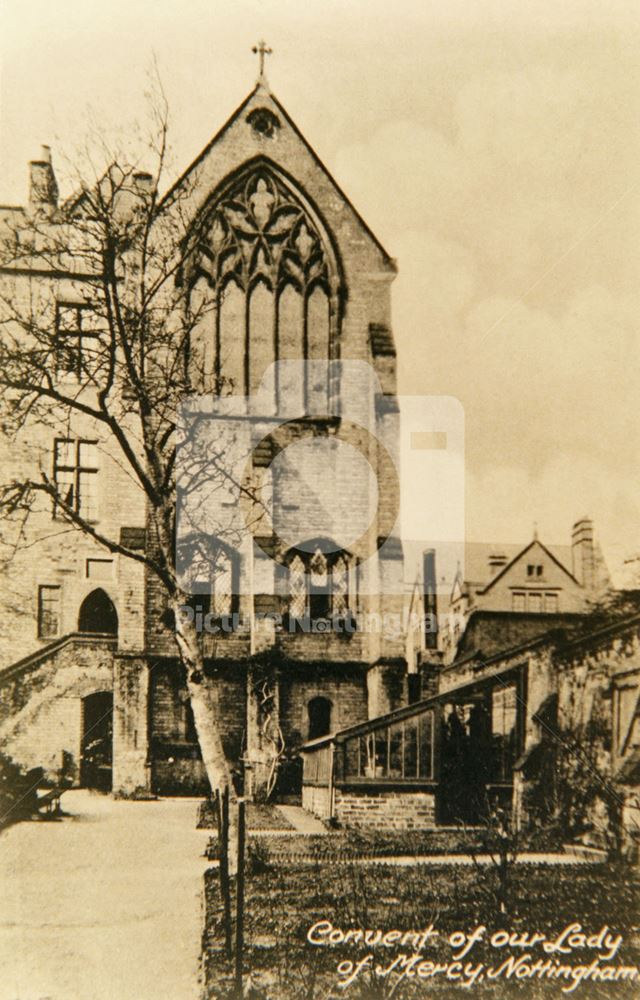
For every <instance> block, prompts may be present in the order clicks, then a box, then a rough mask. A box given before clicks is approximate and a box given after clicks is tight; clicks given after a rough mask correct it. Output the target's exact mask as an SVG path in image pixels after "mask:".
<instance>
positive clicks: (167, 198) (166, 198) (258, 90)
mask: <svg viewBox="0 0 640 1000" xmlns="http://www.w3.org/2000/svg"><path fill="white" fill-rule="evenodd" d="M258 95H259V96H260V98H261V99H263V100H264V102H265V104H266V105H267V106H268V105H269V104H271V105H272V106H273V107H274V108H275V109H277V111H278V113H279V114H280V115H281V116H282V118H283V119H284V120H285V122H286V123H287V125H288V126H289V128H290V129H291V130H292V132H293V133H294V134H295V135H296V136H297V138H298V139H299V140H300V142H301V143H302V144H303V146H304V147H305V149H306V150H307V152H308V153H309V154H310V156H311V157H312V159H313V161H314V162H315V163H316V165H317V166H318V167H319V168H320V170H321V171H322V172H323V174H324V175H325V177H326V178H327V179H328V180H329V182H330V183H331V185H332V186H333V188H334V190H335V192H336V194H337V195H338V196H339V197H340V198H341V199H342V201H344V202H345V203H346V204H347V205H348V206H349V208H350V209H351V211H352V212H353V214H354V216H355V218H356V219H357V221H358V223H359V224H360V226H362V228H363V230H364V231H365V232H366V233H367V235H368V236H369V237H370V239H371V240H372V241H373V243H374V244H375V245H376V247H377V248H378V250H379V251H380V253H381V255H382V257H383V259H384V261H385V264H386V265H387V266H388V267H389V269H390V270H392V271H393V272H395V271H396V270H397V268H396V264H395V260H394V259H393V257H391V256H390V254H389V253H388V252H387V251H386V250H385V248H384V247H383V245H382V243H381V242H380V240H379V239H378V238H377V236H376V235H375V233H374V232H373V231H372V230H371V229H370V227H369V226H368V225H367V223H366V222H365V221H364V219H363V218H362V216H361V215H360V213H359V212H358V210H357V209H356V208H355V206H354V205H353V203H352V202H351V200H350V199H349V197H348V196H347V195H346V194H345V193H344V191H343V190H342V189H341V188H340V186H339V185H338V184H337V182H336V181H335V180H334V178H333V177H332V175H331V173H330V172H329V170H328V169H327V167H326V166H325V164H324V163H323V162H322V160H321V159H320V157H319V156H318V154H317V153H316V151H315V150H314V148H313V147H312V146H311V144H310V143H309V142H308V141H307V139H305V137H304V135H303V134H302V132H301V131H300V129H299V128H298V126H297V125H296V124H295V122H294V121H293V119H292V118H291V117H290V116H289V114H288V113H287V111H286V110H285V108H284V107H283V105H282V104H281V103H280V101H279V100H278V99H277V97H275V96H274V94H272V93H271V91H270V90H269V88H268V87H267V86H266V85H265V83H264V82H263V81H262V80H259V81H258V83H257V84H256V85H255V87H254V88H253V90H252V91H251V92H250V93H249V94H248V95H247V97H246V98H245V99H244V101H242V103H241V104H240V105H239V107H238V108H236V110H235V111H234V112H233V114H231V115H230V116H229V118H228V119H227V120H226V122H225V123H224V125H222V127H221V128H220V129H219V130H218V131H217V132H216V133H215V135H214V136H213V138H212V139H210V141H209V142H208V143H207V145H206V146H205V147H204V149H202V150H201V152H200V153H198V155H197V156H196V158H195V159H194V160H193V161H192V162H191V163H190V164H189V166H188V167H187V168H186V170H184V171H183V173H182V174H181V175H180V176H179V177H178V179H177V180H176V181H175V182H174V183H173V184H172V185H171V187H170V188H169V190H168V191H167V192H166V193H165V194H164V195H163V197H162V198H161V200H160V203H159V208H162V207H165V206H168V205H169V204H171V201H172V197H173V195H174V193H175V192H176V191H177V190H178V188H180V186H181V185H183V184H184V183H185V181H186V180H187V179H188V178H189V177H190V176H191V175H192V173H193V171H194V170H196V168H197V167H198V166H199V165H200V164H201V163H202V162H203V161H204V160H205V158H206V157H207V155H208V154H209V152H210V151H211V150H212V149H213V147H214V146H215V145H216V144H217V143H218V142H220V140H221V139H222V137H223V136H224V134H225V133H226V132H227V131H228V130H229V129H230V128H231V127H232V126H233V125H234V124H235V122H236V121H238V120H239V119H240V118H241V116H242V114H243V112H244V111H246V109H247V108H248V107H249V106H250V105H251V104H252V103H253V101H254V98H255V97H257V96H258Z"/></svg>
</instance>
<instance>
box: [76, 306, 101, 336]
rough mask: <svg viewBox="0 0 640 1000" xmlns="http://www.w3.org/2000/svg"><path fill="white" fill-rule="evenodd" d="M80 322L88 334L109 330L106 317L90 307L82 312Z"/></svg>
mask: <svg viewBox="0 0 640 1000" xmlns="http://www.w3.org/2000/svg"><path fill="white" fill-rule="evenodd" d="M80 320H81V323H82V329H83V331H85V332H86V333H101V332H102V331H103V330H106V328H107V321H106V319H105V317H104V316H102V315H101V313H99V312H98V311H97V310H96V309H93V308H91V307H90V306H87V307H85V308H84V309H83V310H82V312H81V314H80Z"/></svg>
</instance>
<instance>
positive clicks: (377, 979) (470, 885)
mask: <svg viewBox="0 0 640 1000" xmlns="http://www.w3.org/2000/svg"><path fill="white" fill-rule="evenodd" d="M256 860H257V861H258V862H259V861H260V860H264V859H260V858H257V859H256ZM253 867H256V865H255V863H254V865H253ZM257 867H260V865H259V864H258V865H257ZM511 880H512V881H511V887H510V893H509V899H510V912H509V914H508V915H506V916H505V915H501V914H500V911H499V909H498V906H497V902H496V897H495V893H494V890H495V887H496V881H495V872H494V870H493V869H492V868H486V869H482V870H477V869H475V868H473V867H470V868H468V867H456V866H454V865H447V866H442V867H437V868H436V867H431V868H429V867H427V866H414V867H406V868H397V867H392V866H390V865H375V866H374V865H358V864H354V863H353V862H350V861H344V862H327V861H326V860H318V861H317V862H316V863H314V864H305V865H303V864H299V863H295V862H293V863H291V862H286V861H285V860H284V859H280V858H275V859H272V860H271V863H270V864H269V865H268V867H266V869H264V870H262V871H259V872H257V873H255V872H254V873H248V876H247V886H246V893H247V908H246V916H245V921H246V948H245V963H244V967H245V990H247V980H248V981H249V989H248V994H249V995H250V996H251V997H253V998H255V1000H258V998H260V1000H266V998H268V1000H329V998H336V1000H337V998H338V997H348V998H353V1000H382V998H389V997H391V996H393V997H394V998H398V1000H400V998H418V997H427V996H428V995H429V994H434V995H436V996H438V997H443V998H445V997H455V996H461V997H465V996H469V995H473V996H475V997H482V998H485V997H493V998H495V1000H504V998H509V997H513V996H517V997H518V998H522V1000H527V998H529V997H531V998H538V997H542V998H547V997H564V996H566V995H569V996H574V995H576V996H579V997H582V998H584V1000H592V998H597V1000H604V998H609V997H619V998H626V997H631V996H636V995H638V991H639V984H640V980H637V981H636V982H635V984H634V983H632V982H631V981H630V980H629V979H624V978H623V979H620V980H619V981H617V982H616V981H614V982H609V981H604V982H601V981H594V978H593V975H592V976H591V977H590V978H589V979H586V980H585V981H583V982H582V983H580V984H579V985H578V986H577V987H576V988H575V989H574V990H573V992H571V993H567V992H563V988H564V990H565V991H567V990H568V989H569V987H571V986H572V985H573V984H574V980H572V979H566V978H562V976H560V978H555V979H550V978H544V976H542V973H541V974H540V976H539V975H538V974H537V973H536V975H533V974H532V975H530V976H529V973H528V971H527V967H526V964H525V963H524V960H523V957H524V956H525V955H529V956H531V959H530V964H532V963H534V962H535V961H536V960H540V961H539V963H538V964H539V966H543V963H544V961H546V962H547V968H548V969H551V970H552V971H553V969H555V968H556V967H557V966H558V965H560V964H562V963H564V965H565V966H567V965H570V966H571V967H572V968H574V967H576V966H582V967H587V966H589V964H590V963H592V962H593V961H594V960H595V959H597V958H598V955H599V956H600V962H599V963H597V965H596V969H597V970H601V969H604V968H605V967H608V968H610V969H616V968H617V967H618V966H625V967H631V966H635V965H637V964H639V963H640V937H639V928H638V924H639V913H638V888H639V883H638V872H637V871H636V872H635V874H634V873H633V872H632V870H631V869H629V868H628V867H626V868H617V867H614V866H609V865H594V866H591V865H589V866H586V865H584V866H562V867H551V866H545V865H538V866H535V867H534V866H530V865H526V866H525V865H519V866H516V867H515V868H514V869H513V870H512V874H511ZM206 903H207V910H206V915H207V921H206V931H205V935H204V939H203V940H204V960H205V973H206V989H207V993H206V996H207V997H208V998H209V1000H211V998H224V997H228V996H230V995H231V982H232V979H231V970H230V967H229V965H228V963H227V961H226V959H225V957H224V953H223V948H222V938H221V924H220V916H221V911H220V896H219V890H218V881H217V872H216V871H215V870H214V869H211V870H210V871H209V872H207V875H206ZM319 921H326V922H328V924H327V923H324V924H321V925H320V926H319V927H318V929H317V930H316V932H315V937H316V939H317V941H318V943H317V944H311V943H309V942H308V940H307V934H308V932H309V929H310V927H311V926H312V925H314V924H316V923H317V922H319ZM573 923H576V924H581V925H582V930H584V932H585V933H586V936H587V938H588V937H589V936H593V935H597V934H598V933H599V932H601V930H602V928H606V931H605V932H604V936H603V938H602V940H601V941H600V942H598V941H597V940H592V941H591V944H592V945H594V947H592V948H588V947H587V943H588V942H587V941H586V940H585V941H584V942H583V940H582V938H581V937H580V936H579V934H578V932H574V937H571V938H569V937H568V938H567V941H568V940H570V941H571V951H570V953H569V954H564V953H561V952H556V953H551V954H550V953H548V952H545V950H544V943H545V942H552V941H554V940H556V939H557V937H558V935H559V934H560V932H561V931H562V930H563V929H564V928H565V927H567V926H568V925H570V924H573ZM329 925H331V927H332V928H333V929H334V930H336V934H335V939H336V943H335V944H331V943H329V942H328V927H329ZM429 925H432V926H433V929H434V930H437V931H438V935H437V936H434V935H431V936H430V938H428V939H427V940H426V941H423V942H422V947H421V948H418V947H416V946H417V945H418V944H419V940H418V937H417V932H418V931H420V932H424V931H425V929H426V928H428V927H429ZM478 925H485V926H486V928H487V930H486V931H485V932H483V936H482V939H481V940H479V941H478V942H477V943H475V944H474V945H473V946H472V948H471V950H470V951H469V953H468V954H467V955H466V956H464V957H463V959H462V961H461V969H460V970H459V969H458V968H457V967H456V966H454V965H453V964H452V962H453V960H454V959H455V958H456V955H457V954H458V951H460V950H462V947H464V946H462V947H461V948H459V949H458V951H456V948H455V947H453V945H452V944H451V943H450V940H449V938H450V935H452V934H454V933H455V932H465V933H467V934H469V933H470V932H471V931H473V929H474V928H476V927H477V926H478ZM358 928H360V929H363V930H364V929H371V930H373V931H377V930H380V931H381V932H382V933H383V934H386V933H387V932H389V931H398V932H416V933H415V934H414V935H413V936H408V937H405V938H404V939H403V938H402V937H401V936H400V934H398V935H397V936H396V937H395V938H394V935H393V934H392V935H391V936H390V938H389V939H383V940H382V941H380V942H378V943H377V944H376V943H375V941H376V939H375V938H374V939H373V941H371V940H370V941H369V943H368V944H367V943H364V942H363V941H357V940H355V941H354V940H352V941H348V942H346V943H345V942H342V943H338V939H339V937H340V933H339V930H338V929H342V931H345V930H348V929H358ZM501 929H508V930H510V931H512V932H517V933H518V934H519V935H522V934H523V933H525V932H529V933H530V934H533V933H534V932H537V933H538V934H539V935H540V938H544V939H545V940H544V941H541V940H539V941H538V942H536V943H534V945H533V946H532V947H529V948H526V947H518V946H517V945H515V944H514V946H513V947H511V946H510V945H503V944H502V941H503V939H502V938H501V937H497V938H494V939H493V944H492V943H491V940H490V939H491V936H492V935H493V934H494V933H496V932H499V931H500V930H501ZM607 933H609V934H611V938H610V941H609V946H608V947H607V945H606V944H605V943H604V942H605V937H606V934H607ZM618 934H621V935H622V941H621V942H619V943H618V945H617V946H615V938H616V937H617V935H618ZM487 939H489V940H487ZM453 940H454V942H455V941H456V940H457V939H456V938H454V939H453ZM519 942H520V944H522V945H525V944H526V943H527V942H526V941H525V940H523V939H522V938H521V937H520V938H519ZM560 944H561V945H562V947H569V945H568V944H567V943H566V941H565V942H564V943H563V942H560ZM583 944H584V947H582V945H583ZM598 944H599V945H600V947H599V949H598V948H597V947H595V945H598ZM614 949H615V950H614ZM416 952H419V961H418V960H416V962H414V964H413V966H411V964H410V959H411V957H412V956H413V955H414V954H415V953H416ZM612 952H613V954H611V953H612ZM369 954H370V955H371V956H372V958H371V959H367V955H369ZM402 955H405V956H406V959H405V960H404V966H403V960H402V958H401V956H402ZM510 958H513V961H512V965H511V966H509V965H508V964H507V965H505V962H507V963H508V962H509V959H510ZM363 960H364V961H365V963H366V964H365V965H363V967H362V971H361V972H360V973H359V974H358V975H357V976H356V977H355V979H354V980H353V982H352V983H351V984H350V985H349V986H348V987H347V988H344V986H343V987H340V986H339V983H340V982H343V983H344V982H345V981H346V980H347V979H348V978H349V977H350V975H351V974H352V972H353V971H355V968H356V966H357V965H358V963H359V962H361V961H363ZM518 960H520V965H519V966H515V965H514V964H513V963H515V962H517V961H518ZM394 962H395V963H396V964H395V967H394ZM341 963H351V964H342V965H341ZM420 963H421V964H420ZM429 963H430V964H429ZM438 965H439V966H443V967H446V969H447V970H449V971H448V972H447V971H446V970H445V969H439V970H438ZM339 966H340V969H341V970H342V971H341V972H339ZM371 966H373V967H374V969H375V968H376V967H377V968H378V970H379V971H381V972H382V971H387V975H386V976H382V975H375V974H372V973H371ZM500 968H501V970H502V971H500V972H498V973H497V974H496V975H495V978H493V979H492V980H491V981H489V975H490V972H489V970H491V969H493V970H494V972H495V970H497V969H500ZM467 969H468V970H469V971H468V972H467V971H465V970H467ZM518 969H519V970H520V971H519V972H518V971H517V970H518ZM389 970H390V971H389ZM474 970H477V971H474ZM411 973H413V974H411ZM458 973H459V974H458ZM509 973H510V974H509ZM525 973H527V976H528V978H525ZM448 974H449V978H447V975H448ZM457 974H458V975H457ZM569 974H571V975H574V973H573V972H571V973H569ZM578 974H582V973H578ZM596 974H599V973H596ZM615 974H616V973H615V972H611V971H610V972H607V973H605V976H606V977H609V976H611V975H615ZM618 974H619V975H624V976H628V975H630V973H623V974H620V973H618ZM472 975H475V976H476V978H475V980H474V981H473V982H472V990H470V989H469V988H468V986H467V987H465V986H463V985H462V982H463V980H464V978H465V977H466V979H467V981H468V980H469V978H470V977H471V976H472ZM456 976H457V978H456ZM518 976H522V977H523V978H518Z"/></svg>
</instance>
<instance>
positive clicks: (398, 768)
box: [299, 665, 527, 830]
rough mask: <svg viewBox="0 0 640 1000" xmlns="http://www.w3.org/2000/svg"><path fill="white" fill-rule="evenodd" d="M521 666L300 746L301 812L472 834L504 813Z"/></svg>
mask: <svg viewBox="0 0 640 1000" xmlns="http://www.w3.org/2000/svg"><path fill="white" fill-rule="evenodd" d="M526 685H527V668H526V665H522V666H519V667H515V668H513V667H510V668H509V669H508V670H507V671H504V672H502V673H500V672H496V673H495V674H492V675H490V676H488V677H487V676H484V677H482V678H480V679H478V680H476V681H473V682H471V683H467V684H464V685H462V686H461V687H460V688H458V689H453V690H448V691H446V692H443V693H441V694H437V695H434V696H432V697H430V698H427V699H424V700H422V701H420V702H416V703H415V704H413V705H407V706H404V707H403V708H401V709H397V710H396V711H394V712H391V713H389V714H387V715H383V716H379V717H378V718H375V719H370V720H368V721H367V722H364V723H361V724H359V725H356V726H351V727H349V728H348V729H343V730H341V731H339V732H335V733H332V734H329V735H327V736H324V737H321V738H319V739H316V740H310V741H308V742H307V743H305V744H303V746H301V747H300V748H299V749H300V755H301V757H302V760H303V777H302V805H303V807H304V808H305V809H307V810H308V811H309V812H311V813H313V814H314V815H316V816H318V817H319V818H321V819H323V820H325V821H326V820H331V821H334V822H336V823H337V824H338V825H340V826H344V827H359V828H369V829H378V830H420V829H432V828H435V827H436V826H439V825H445V826H446V825H452V824H461V823H462V824H466V825H474V824H476V823H478V822H480V821H481V819H482V816H483V814H484V813H485V812H486V810H487V809H488V808H489V807H490V806H491V805H495V804H499V805H501V806H502V807H503V808H507V809H511V808H512V806H513V799H514V774H515V772H516V767H517V764H518V759H519V758H520V757H521V755H522V753H523V750H524V738H525V720H526V700H527V698H526V695H527V691H526Z"/></svg>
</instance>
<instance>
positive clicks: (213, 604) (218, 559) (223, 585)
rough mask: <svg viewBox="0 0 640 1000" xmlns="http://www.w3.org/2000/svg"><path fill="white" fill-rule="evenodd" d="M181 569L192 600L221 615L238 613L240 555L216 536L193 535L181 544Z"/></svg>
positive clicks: (201, 609) (197, 606)
mask: <svg viewBox="0 0 640 1000" xmlns="http://www.w3.org/2000/svg"><path fill="white" fill-rule="evenodd" d="M179 569H180V575H181V581H182V586H183V589H184V590H185V591H186V592H187V593H188V594H189V595H190V600H189V604H190V605H191V607H193V608H194V610H195V611H199V612H201V613H202V614H203V615H206V614H209V613H210V612H212V613H213V614H214V615H215V616H216V617H217V618H223V617H226V616H230V615H233V614H235V613H236V611H237V593H238V585H237V584H238V581H237V573H238V557H237V553H236V552H234V551H233V550H232V549H230V548H228V547H227V546H226V545H223V544H222V543H221V542H219V541H218V540H216V539H198V540H193V539H189V540H187V541H186V542H184V543H183V544H182V545H181V551H180V553H179Z"/></svg>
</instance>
